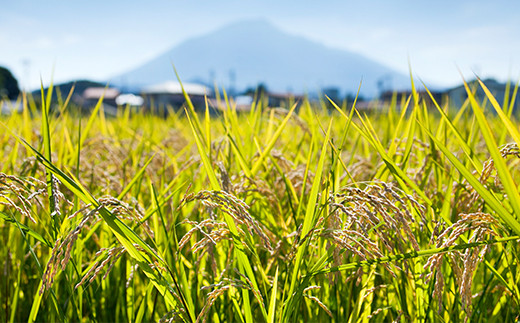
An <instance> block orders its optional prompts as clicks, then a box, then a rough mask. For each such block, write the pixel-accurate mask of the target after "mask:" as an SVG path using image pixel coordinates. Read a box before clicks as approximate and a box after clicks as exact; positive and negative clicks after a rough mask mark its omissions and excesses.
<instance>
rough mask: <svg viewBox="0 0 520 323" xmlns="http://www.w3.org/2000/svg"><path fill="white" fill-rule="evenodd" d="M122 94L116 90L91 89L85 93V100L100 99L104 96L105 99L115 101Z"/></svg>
mask: <svg viewBox="0 0 520 323" xmlns="http://www.w3.org/2000/svg"><path fill="white" fill-rule="evenodd" d="M120 93H121V92H119V90H118V89H115V88H104V87H89V88H86V89H85V91H84V92H83V98H84V99H99V98H100V97H101V96H102V95H103V94H104V96H103V97H104V98H105V99H115V98H116V97H117V96H118V95H119V94H120Z"/></svg>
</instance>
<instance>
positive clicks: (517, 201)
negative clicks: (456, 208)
mask: <svg viewBox="0 0 520 323" xmlns="http://www.w3.org/2000/svg"><path fill="white" fill-rule="evenodd" d="M464 84H465V87H466V90H467V92H468V97H469V98H470V102H471V106H472V107H473V112H474V113H475V116H476V118H477V121H478V124H479V127H480V130H481V133H482V136H483V137H484V140H485V142H486V145H487V148H488V151H489V153H490V154H491V157H492V158H493V162H494V163H495V168H496V169H497V172H498V175H499V177H500V180H501V181H502V184H503V185H504V190H505V191H506V193H507V197H508V200H509V203H510V204H511V206H512V208H513V215H511V214H507V216H506V215H505V214H504V215H501V217H502V219H503V220H504V221H505V222H506V223H507V224H508V225H510V226H511V228H512V229H513V230H514V231H515V232H516V233H517V234H519V233H520V223H519V222H518V221H517V220H515V218H516V219H518V218H519V217H520V194H519V193H518V189H517V186H516V183H515V182H514V180H513V177H512V175H511V173H510V172H509V169H508V167H507V165H506V162H505V160H504V158H503V157H502V155H501V153H500V151H499V150H498V145H497V143H496V141H495V138H494V136H493V133H492V131H491V129H490V127H489V124H488V122H487V121H486V117H485V116H484V113H483V111H482V109H481V107H480V106H479V105H478V103H477V102H476V100H475V98H474V97H473V95H472V94H471V92H470V91H469V89H468V86H467V84H466V83H464ZM481 86H483V89H484V91H486V95H488V97H489V99H490V100H491V101H492V104H493V106H494V107H495V109H496V110H497V112H498V111H500V112H502V111H501V109H500V106H499V105H498V103H497V102H496V100H495V99H494V97H493V96H492V95H491V93H490V92H489V90H487V88H486V87H485V85H484V84H481ZM500 112H499V115H500ZM501 119H502V122H504V124H505V125H506V127H508V130H510V132H512V133H511V135H512V136H513V137H514V138H515V140H517V139H520V136H519V134H518V131H515V130H516V129H514V127H513V126H512V124H510V123H508V122H507V120H508V118H507V117H506V116H505V115H504V114H503V112H502V115H501ZM517 142H520V140H518V141H517Z"/></svg>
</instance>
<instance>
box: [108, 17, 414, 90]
mask: <svg viewBox="0 0 520 323" xmlns="http://www.w3.org/2000/svg"><path fill="white" fill-rule="evenodd" d="M172 62H173V63H174V64H175V66H176V68H177V70H178V72H179V74H180V76H181V78H182V80H184V81H199V82H203V83H206V84H212V83H213V81H216V82H217V84H219V85H220V86H224V87H226V88H227V89H229V88H230V87H234V88H235V89H236V90H238V91H241V90H244V89H245V88H247V87H251V86H256V85H257V84H258V83H260V82H263V83H265V84H266V85H267V87H268V89H269V90H272V91H288V90H290V91H293V92H299V93H302V92H315V91H319V90H320V89H322V88H324V87H329V86H336V87H338V88H339V89H341V90H342V91H348V92H355V91H356V90H357V88H358V85H359V82H360V81H361V80H363V85H362V93H363V94H364V95H367V96H373V95H375V94H377V90H378V87H377V82H378V81H379V80H382V79H384V80H386V86H387V87H386V88H385V89H389V88H388V87H389V85H391V88H398V89H401V88H403V87H407V86H408V84H409V78H408V77H407V76H406V75H404V74H401V73H399V72H396V71H394V70H392V69H390V68H388V67H386V66H383V65H382V64H379V63H377V62H375V61H373V60H370V59H368V58H366V57H363V56H362V55H359V54H356V53H352V52H348V51H344V50H339V49H333V48H330V47H326V46H324V45H322V44H320V43H318V42H314V41H311V40H308V39H306V38H303V37H299V36H294V35H291V34H287V33H285V32H283V31H281V30H279V29H277V28H276V27H275V26H273V25H271V24H269V23H267V22H265V21H262V20H260V21H246V22H240V23H236V24H232V25H228V26H226V27H224V28H222V29H219V30H217V31H215V32H212V33H210V34H207V35H204V36H200V37H196V38H192V39H190V40H188V41H185V42H183V43H181V44H179V45H178V46H175V47H173V48H172V49H171V50H169V51H167V52H165V53H164V54H162V55H160V56H159V57H157V58H155V59H153V60H151V61H149V62H147V63H145V64H143V65H141V66H139V67H137V68H135V69H134V70H131V71H129V72H127V73H124V74H122V75H119V76H116V77H114V78H112V82H114V83H120V82H124V83H125V85H127V86H142V85H147V84H152V83H158V82H162V81H166V80H172V79H174V78H175V75H174V72H173V69H172V67H171V63H172Z"/></svg>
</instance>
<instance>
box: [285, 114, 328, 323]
mask: <svg viewBox="0 0 520 323" xmlns="http://www.w3.org/2000/svg"><path fill="white" fill-rule="evenodd" d="M331 128H332V121H331V123H330V124H329V127H328V129H327V133H326V135H325V139H324V141H325V142H328V141H329V136H330V131H331ZM326 151H327V145H326V144H324V145H323V147H322V149H321V154H320V159H319V161H318V165H317V168H316V171H315V175H314V183H313V184H312V188H311V193H310V195H309V202H308V204H307V208H306V212H305V217H304V220H303V227H302V231H301V233H300V236H301V237H302V238H303V237H306V236H307V234H308V233H309V232H310V231H311V229H312V227H313V226H314V224H315V223H316V220H317V217H316V202H317V200H318V193H319V191H320V189H321V178H322V174H323V171H324V168H325V158H326V155H327V154H326ZM307 245H308V240H307V241H305V242H302V244H301V245H300V246H299V247H298V251H297V253H296V257H295V260H294V267H293V268H292V273H291V284H290V287H289V292H288V293H287V296H288V303H286V304H284V308H283V314H282V317H283V319H284V320H288V319H289V318H290V317H291V315H292V313H293V312H294V311H297V308H298V306H299V302H300V299H301V295H299V294H296V295H294V294H293V293H294V291H295V289H296V287H297V285H298V276H299V274H300V267H301V266H302V262H303V257H304V255H305V252H306V250H307ZM286 302H287V301H286Z"/></svg>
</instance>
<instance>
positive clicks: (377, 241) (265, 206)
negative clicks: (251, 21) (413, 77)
mask: <svg viewBox="0 0 520 323" xmlns="http://www.w3.org/2000/svg"><path fill="white" fill-rule="evenodd" d="M468 91H469V92H470V93H471V89H468ZM31 102H33V101H31V100H28V102H25V103H26V109H25V110H24V112H23V113H20V114H13V115H11V116H7V117H4V118H3V119H2V124H1V125H0V127H2V128H3V129H4V130H3V131H1V132H0V143H1V145H0V204H1V205H0V217H1V220H0V221H1V222H0V232H1V234H0V254H1V255H2V259H3V260H4V261H3V265H2V268H1V270H0V278H1V279H0V282H1V283H0V284H1V286H0V288H1V289H0V320H1V321H34V320H38V321H89V322H90V321H137V322H141V321H158V320H161V321H171V320H173V321H211V322H218V321H223V322H237V321H238V322H240V321H243V322H262V321H267V322H289V321H298V322H309V321H329V320H334V321H342V322H346V321H349V322H358V321H359V322H361V321H363V322H364V321H374V322H382V321H415V320H417V321H439V322H443V321H446V322H448V321H461V320H469V321H472V322H473V321H475V322H476V321H488V320H497V321H498V320H501V321H512V320H515V319H516V320H518V319H519V315H520V306H519V305H520V299H519V297H520V292H519V289H518V284H519V280H520V268H519V264H518V261H519V259H518V255H519V247H518V240H519V239H520V223H519V215H520V196H519V193H518V185H517V183H519V179H520V177H519V175H520V174H519V172H518V170H519V167H518V166H519V157H520V150H519V148H518V143H519V142H520V134H519V129H518V125H517V124H516V122H515V121H514V120H515V119H514V118H513V117H512V116H511V115H512V111H511V109H510V108H509V106H505V107H500V106H498V104H497V103H496V102H495V101H494V100H493V98H492V96H489V98H487V99H486V100H485V102H484V103H483V102H481V101H480V100H477V99H475V98H474V97H473V96H472V95H469V99H468V101H467V102H466V103H465V104H464V105H463V106H462V107H454V108H456V109H451V108H452V107H450V106H449V102H447V103H446V105H445V106H430V107H427V106H426V105H425V103H424V102H425V101H423V100H422V99H421V98H420V97H419V96H417V93H416V92H414V93H413V95H412V96H410V97H408V98H404V100H403V101H402V102H399V103H398V104H397V103H396V102H397V100H394V101H393V102H394V103H393V104H389V105H386V106H384V107H383V108H384V109H383V110H378V111H371V112H370V113H367V114H365V113H363V111H361V112H360V111H357V110H356V109H348V110H347V109H346V108H341V107H338V106H335V109H334V111H328V110H326V109H325V108H323V107H322V106H320V105H319V104H318V105H313V104H309V102H306V101H305V102H300V103H299V104H298V105H292V106H287V107H285V108H283V107H282V108H274V107H266V106H264V105H263V104H262V102H261V101H259V102H256V103H255V104H254V105H253V106H252V107H251V110H250V111H249V112H246V113H242V114H237V112H236V111H235V110H234V109H233V104H232V102H231V103H229V104H228V105H224V106H222V107H221V109H220V111H221V115H219V116H216V117H215V116H210V115H209V113H206V114H204V113H202V114H197V113H195V111H194V109H192V108H191V107H190V106H189V105H188V107H187V109H186V111H185V112H184V111H182V112H181V113H179V114H172V115H171V116H170V117H168V118H167V119H161V118H159V117H155V116H152V115H144V114H132V113H131V112H130V110H128V109H124V108H123V109H122V110H121V111H120V112H121V114H120V116H119V117H118V118H112V119H107V118H105V116H104V114H103V111H102V106H101V105H98V106H97V107H96V109H95V110H94V111H93V112H92V115H91V116H89V117H82V116H76V115H75V114H73V113H68V112H67V111H68V110H69V108H68V107H67V106H66V105H67V104H66V102H65V103H64V102H60V104H59V109H55V111H56V113H55V114H53V115H48V111H49V109H48V106H49V104H50V94H49V100H42V102H43V106H42V109H41V113H37V112H36V111H37V110H38V109H37V107H36V106H34V105H33V104H31ZM351 103H352V102H350V104H349V105H346V104H345V105H344V106H345V107H346V106H352V104H351ZM323 106H325V104H323ZM511 106H513V105H511ZM38 108H39V107H38ZM484 108H485V112H484ZM30 110H33V111H32V113H31V112H30ZM491 111H493V113H490V112H491ZM484 113H486V115H487V118H486V117H485V116H484ZM31 115H32V117H31Z"/></svg>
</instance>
